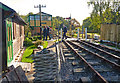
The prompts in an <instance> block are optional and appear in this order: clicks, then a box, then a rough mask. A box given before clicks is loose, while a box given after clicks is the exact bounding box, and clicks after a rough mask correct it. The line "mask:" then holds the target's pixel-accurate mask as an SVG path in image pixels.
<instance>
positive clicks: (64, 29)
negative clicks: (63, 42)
mask: <svg viewBox="0 0 120 83" xmlns="http://www.w3.org/2000/svg"><path fill="white" fill-rule="evenodd" d="M66 33H67V27H66V26H65V25H63V38H62V39H64V37H65V39H67V36H66Z"/></svg>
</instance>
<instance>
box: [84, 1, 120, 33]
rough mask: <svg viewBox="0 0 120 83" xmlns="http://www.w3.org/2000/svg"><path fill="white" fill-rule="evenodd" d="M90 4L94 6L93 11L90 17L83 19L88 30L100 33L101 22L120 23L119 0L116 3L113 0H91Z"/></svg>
mask: <svg viewBox="0 0 120 83" xmlns="http://www.w3.org/2000/svg"><path fill="white" fill-rule="evenodd" d="M88 6H92V7H93V11H92V13H91V16H90V17H88V18H86V19H84V20H83V25H82V26H84V27H87V28H88V31H90V32H98V33H100V27H101V24H111V23H114V24H120V14H119V13H118V12H119V8H120V6H118V2H117V3H115V2H114V1H113V0H93V1H91V0H90V2H88ZM117 7H118V8H117ZM115 10H116V11H115Z"/></svg>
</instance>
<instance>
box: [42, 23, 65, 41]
mask: <svg viewBox="0 0 120 83" xmlns="http://www.w3.org/2000/svg"><path fill="white" fill-rule="evenodd" d="M66 33H67V27H66V26H65V25H63V37H62V39H64V38H65V39H67V36H66ZM47 37H49V40H51V38H52V34H51V28H49V26H44V29H43V41H47Z"/></svg>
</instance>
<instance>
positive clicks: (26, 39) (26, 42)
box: [24, 37, 33, 46]
mask: <svg viewBox="0 0 120 83" xmlns="http://www.w3.org/2000/svg"><path fill="white" fill-rule="evenodd" d="M30 45H33V43H32V40H31V39H29V38H28V37H26V38H25V40H24V46H30Z"/></svg>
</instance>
